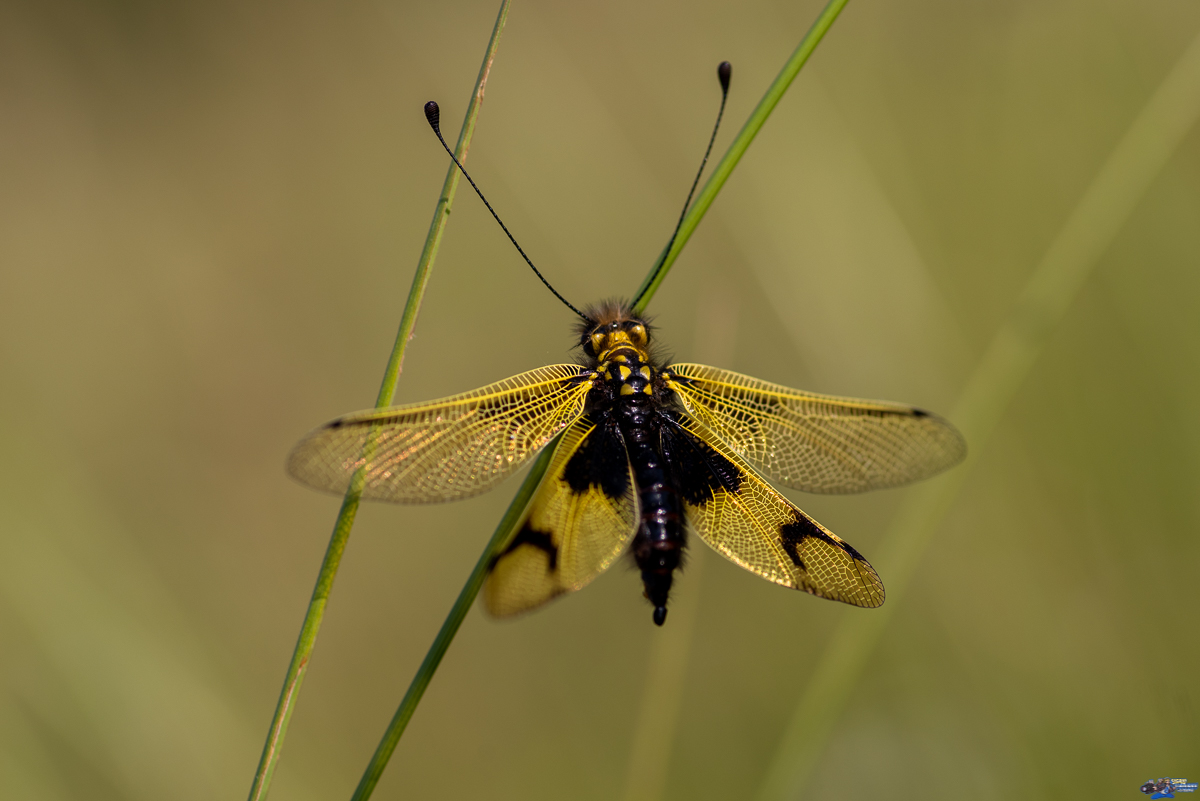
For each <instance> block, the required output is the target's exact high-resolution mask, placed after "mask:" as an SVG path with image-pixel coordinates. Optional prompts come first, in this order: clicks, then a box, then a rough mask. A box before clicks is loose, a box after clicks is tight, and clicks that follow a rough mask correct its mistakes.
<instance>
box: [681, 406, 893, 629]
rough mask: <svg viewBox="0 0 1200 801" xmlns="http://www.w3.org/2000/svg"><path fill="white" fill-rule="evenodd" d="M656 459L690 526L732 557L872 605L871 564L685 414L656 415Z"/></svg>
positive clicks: (876, 594)
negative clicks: (659, 423)
mask: <svg viewBox="0 0 1200 801" xmlns="http://www.w3.org/2000/svg"><path fill="white" fill-rule="evenodd" d="M662 419H663V424H662V428H661V435H662V449H663V457H664V458H665V460H666V463H667V466H668V469H669V470H670V471H671V475H672V478H673V480H674V484H675V486H676V488H677V489H678V490H679V492H680V494H681V495H682V496H683V501H684V510H685V512H686V514H687V519H688V522H689V523H690V524H691V527H692V529H693V530H694V531H695V532H696V533H697V534H698V535H699V536H700V538H701V539H703V540H704V541H705V542H706V543H708V544H709V545H711V546H712V547H713V548H715V549H716V550H718V551H720V552H721V553H722V554H724V555H725V556H726V557H727V558H729V559H730V560H731V561H733V562H736V563H737V564H739V565H741V566H742V567H744V568H746V569H747V570H749V571H751V572H753V573H757V574H758V575H760V576H762V577H763V578H765V579H768V580H769V581H773V582H775V583H776V584H782V585H784V586H785V587H792V588H794V589H798V590H804V591H805V592H808V593H812V594H813V595H817V596H820V597H822V598H829V599H832V600H835V601H842V602H844V603H848V604H853V605H854V606H865V607H876V606H879V605H881V604H882V603H883V599H884V591H883V582H882V581H880V580H879V576H878V575H877V574H876V573H875V570H874V568H872V567H871V565H870V564H869V563H868V562H867V560H866V559H864V558H863V556H862V554H860V553H859V552H858V551H856V550H855V549H854V548H852V547H851V546H850V545H848V544H847V543H845V542H843V541H842V540H841V539H840V538H839V537H837V536H836V535H834V534H833V533H832V532H830V531H829V530H828V529H826V528H825V527H824V526H822V525H821V524H820V523H818V522H817V521H815V520H813V519H812V518H811V517H809V516H808V515H806V514H805V513H804V512H802V511H800V509H798V508H797V507H796V506H795V505H794V504H792V502H791V501H789V500H788V499H787V498H785V497H783V496H782V495H780V494H779V493H778V492H777V491H776V490H775V489H774V488H773V487H771V485H770V484H768V483H767V482H766V481H765V480H763V478H762V477H761V476H759V475H758V474H757V473H755V472H754V470H753V468H751V467H750V465H748V464H747V463H746V462H745V461H744V460H743V459H742V458H741V457H740V456H738V455H737V454H735V453H734V452H733V451H732V450H731V449H729V448H728V447H727V446H726V445H724V444H723V442H722V441H721V439H719V438H718V437H716V436H714V435H713V433H712V432H711V431H709V430H707V429H706V428H705V427H704V426H703V425H701V424H698V423H697V421H696V420H694V419H691V418H689V417H688V416H687V415H683V414H677V413H673V412H663V413H662Z"/></svg>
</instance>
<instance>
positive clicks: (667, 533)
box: [617, 393, 687, 626]
mask: <svg viewBox="0 0 1200 801" xmlns="http://www.w3.org/2000/svg"><path fill="white" fill-rule="evenodd" d="M617 419H618V420H619V422H620V426H621V434H622V435H623V436H624V438H625V445H626V447H627V448H628V449H629V461H630V464H631V466H632V467H633V474H634V478H635V479H636V481H637V488H638V496H639V498H640V500H641V508H642V519H641V522H640V523H639V525H638V531H637V534H636V535H635V536H634V538H633V548H632V550H633V556H634V559H635V560H636V561H637V566H638V568H639V569H640V570H641V572H642V584H643V585H644V586H645V594H646V598H647V599H648V600H649V601H650V603H652V604H653V605H654V622H655V623H657V624H658V625H660V626H661V625H662V624H663V621H665V620H666V619H667V596H668V595H669V594H670V592H671V578H672V575H673V574H674V572H675V569H676V568H677V567H679V566H680V564H681V563H682V560H683V548H684V546H685V545H686V542H687V538H686V533H685V531H684V525H683V506H682V504H681V502H680V499H679V493H678V492H676V490H675V487H674V486H673V485H672V483H671V480H670V472H669V471H668V470H667V469H666V465H665V463H664V460H663V456H662V448H661V445H660V435H659V431H658V425H657V412H656V411H655V409H654V401H653V399H652V398H651V397H649V396H646V395H642V394H640V393H639V395H637V396H634V397H626V398H623V399H621V402H619V403H618V409H617Z"/></svg>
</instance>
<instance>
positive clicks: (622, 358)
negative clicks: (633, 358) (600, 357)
mask: <svg viewBox="0 0 1200 801" xmlns="http://www.w3.org/2000/svg"><path fill="white" fill-rule="evenodd" d="M613 361H614V362H627V361H629V359H628V357H626V356H625V354H624V353H618V354H617V355H616V356H613Z"/></svg>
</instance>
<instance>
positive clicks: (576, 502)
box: [483, 417, 639, 617]
mask: <svg viewBox="0 0 1200 801" xmlns="http://www.w3.org/2000/svg"><path fill="white" fill-rule="evenodd" d="M638 506H639V505H638V496H637V490H636V487H635V485H634V480H633V470H632V469H631V468H630V466H629V454H628V452H627V451H626V450H625V442H624V440H623V439H622V438H621V432H620V429H618V428H617V426H616V424H615V423H614V422H613V421H611V420H607V419H605V420H601V421H600V422H599V423H597V422H595V421H593V420H592V419H591V418H590V417H583V418H580V419H579V420H578V421H577V422H576V423H575V424H574V425H573V426H571V428H570V429H568V430H567V432H566V433H565V434H564V435H563V438H562V441H561V442H559V444H558V447H557V448H556V449H555V451H554V458H553V460H552V461H551V462H550V467H549V468H548V469H547V470H546V475H545V477H544V478H543V479H542V483H541V485H540V486H539V487H538V490H537V493H536V494H535V495H534V496H533V499H532V500H531V501H530V503H529V507H528V508H527V509H526V510H525V515H524V518H523V519H522V521H521V523H520V524H519V525H518V526H517V528H516V533H515V534H514V535H513V537H512V539H510V540H509V542H508V544H507V545H506V546H505V548H504V550H503V551H502V552H501V553H500V555H499V556H498V557H496V560H495V561H494V562H493V563H492V566H491V568H489V571H488V577H487V583H486V584H485V585H484V588H483V602H484V605H485V606H486V607H487V610H488V612H490V613H492V614H493V615H496V616H497V617H507V616H509V615H515V614H518V613H520V612H525V611H527V610H530V609H533V608H534V607H537V606H541V605H542V604H544V603H546V602H547V601H549V600H551V599H552V598H555V597H557V596H559V595H561V594H563V593H565V592H573V591H575V590H578V589H581V588H582V587H584V586H585V585H587V584H588V583H589V582H591V580H592V579H594V578H596V576H598V575H600V574H601V573H602V572H604V570H605V569H606V568H608V566H609V565H611V564H612V563H613V561H614V560H615V559H616V558H617V557H618V556H619V555H620V554H621V551H623V550H624V549H625V546H626V545H627V544H628V543H629V540H630V539H632V538H633V535H634V533H635V532H636V531H637V527H638V516H639V508H638Z"/></svg>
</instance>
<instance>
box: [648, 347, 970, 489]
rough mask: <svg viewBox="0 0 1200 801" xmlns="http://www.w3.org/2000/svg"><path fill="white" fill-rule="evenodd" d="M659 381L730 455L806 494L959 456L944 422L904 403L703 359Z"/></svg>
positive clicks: (902, 479) (960, 444)
mask: <svg viewBox="0 0 1200 801" xmlns="http://www.w3.org/2000/svg"><path fill="white" fill-rule="evenodd" d="M666 377H667V385H668V386H669V387H670V388H671V389H672V390H674V391H675V393H676V395H677V396H678V397H679V400H680V402H681V403H682V404H683V406H684V408H685V409H686V410H687V412H688V413H689V414H690V415H692V416H693V417H695V418H696V419H697V420H699V421H700V422H701V423H703V424H704V425H705V427H707V428H708V429H710V430H711V431H712V432H713V433H714V434H715V435H716V436H717V437H719V438H720V439H721V441H722V442H724V443H726V444H727V445H728V446H729V448H730V449H731V450H732V451H733V452H734V453H736V454H737V455H739V456H741V457H742V458H744V459H745V460H746V461H748V462H749V463H750V464H752V465H754V466H755V467H756V468H758V469H760V470H762V471H763V472H764V473H766V474H767V475H769V476H771V477H772V478H774V479H776V480H777V481H779V483H781V484H783V485H784V486H788V487H795V488H796V489H802V490H806V491H807V492H822V493H847V492H863V491H865V490H871V489H880V488H882V487H894V486H897V485H899V484H907V483H909V482H910V481H917V480H918V479H922V478H928V477H929V476H932V475H934V474H935V473H940V472H941V471H943V470H945V469H947V468H949V467H952V466H954V465H955V464H958V463H959V462H960V461H962V459H963V457H964V456H966V453H967V446H966V442H965V441H964V440H963V438H962V435H961V434H959V433H958V431H957V430H955V428H954V427H953V426H952V425H950V424H949V423H948V422H946V421H945V420H943V419H942V418H940V417H938V416H936V415H933V414H930V413H929V412H925V411H922V410H920V409H916V408H914V407H912V406H906V405H904V404H900V403H889V402H886V401H866V400H855V399H853V398H835V397H832V396H827V395H816V394H812V393H808V392H800V391H799V390H795V389H788V388H787V387H782V386H779V385H778V384H769V383H767V382H766V381H759V380H758V379H756V378H751V377H749V376H745V375H741V374H739V373H734V372H730V371H729V370H721V369H718V368H716V367H708V366H705V365H702V364H676V365H672V366H671V367H669V368H668V369H667V372H666Z"/></svg>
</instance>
